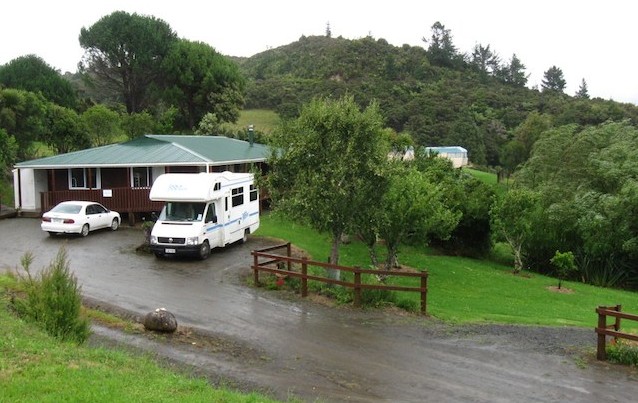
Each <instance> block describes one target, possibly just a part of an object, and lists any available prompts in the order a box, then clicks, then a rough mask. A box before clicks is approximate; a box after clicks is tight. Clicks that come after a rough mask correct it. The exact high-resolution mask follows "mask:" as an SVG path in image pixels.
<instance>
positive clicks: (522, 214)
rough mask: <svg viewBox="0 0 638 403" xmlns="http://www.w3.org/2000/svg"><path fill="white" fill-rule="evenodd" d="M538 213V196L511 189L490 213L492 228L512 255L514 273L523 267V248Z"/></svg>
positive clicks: (525, 190) (528, 191)
mask: <svg viewBox="0 0 638 403" xmlns="http://www.w3.org/2000/svg"><path fill="white" fill-rule="evenodd" d="M539 213H540V204H539V200H538V194H536V193H534V192H533V191H530V190H527V189H512V190H510V191H508V192H507V193H506V194H505V195H504V196H503V198H501V199H499V200H497V201H496V202H495V203H494V205H493V206H492V210H491V211H490V218H491V221H492V228H493V229H494V231H495V234H496V236H497V237H502V239H504V240H505V241H506V242H507V244H508V245H509V246H510V247H511V248H512V252H513V254H514V273H515V274H518V273H520V272H521V270H522V269H523V267H524V257H523V248H524V246H525V243H526V242H528V240H529V238H530V233H531V231H532V225H533V223H534V220H535V219H536V218H537V216H538V215H539Z"/></svg>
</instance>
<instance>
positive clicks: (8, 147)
mask: <svg viewBox="0 0 638 403" xmlns="http://www.w3.org/2000/svg"><path fill="white" fill-rule="evenodd" d="M17 155H18V143H17V142H16V139H15V137H13V136H11V135H10V134H9V133H7V131H6V130H4V129H3V128H1V127H0V178H2V177H3V176H4V175H5V174H6V173H7V170H8V168H11V167H12V166H13V164H14V163H15V162H16V157H17Z"/></svg>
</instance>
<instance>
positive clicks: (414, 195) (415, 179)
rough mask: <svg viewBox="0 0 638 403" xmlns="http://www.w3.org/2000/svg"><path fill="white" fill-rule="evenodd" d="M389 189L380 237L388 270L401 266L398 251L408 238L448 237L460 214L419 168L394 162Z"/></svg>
mask: <svg viewBox="0 0 638 403" xmlns="http://www.w3.org/2000/svg"><path fill="white" fill-rule="evenodd" d="M394 165H395V167H394V170H393V171H392V173H393V174H392V176H391V178H390V181H389V188H388V190H387V192H385V194H384V196H383V201H382V204H381V220H380V225H379V236H380V237H381V238H382V239H383V240H384V242H385V245H386V248H387V258H386V262H385V268H386V270H390V269H391V268H392V267H398V249H399V245H400V244H401V242H402V241H404V240H406V238H407V236H408V235H409V236H411V237H413V238H417V239H421V240H425V239H427V238H428V235H430V234H437V236H439V237H440V238H442V239H444V238H447V237H449V235H450V233H451V232H452V230H453V229H454V228H455V227H456V225H457V224H458V222H459V219H460V216H461V214H460V213H459V212H456V211H453V210H451V209H448V208H447V207H446V206H445V204H444V202H443V200H444V196H445V193H444V190H443V188H442V187H441V186H439V185H436V184H434V183H433V182H430V181H429V180H428V179H427V178H426V177H425V175H423V174H422V173H421V172H419V170H418V169H417V168H416V167H413V166H405V165H404V164H403V162H402V161H395V162H394Z"/></svg>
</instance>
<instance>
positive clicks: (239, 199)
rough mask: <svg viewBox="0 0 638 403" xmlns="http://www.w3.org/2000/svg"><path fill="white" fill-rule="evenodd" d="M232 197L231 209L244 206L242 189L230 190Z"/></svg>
mask: <svg viewBox="0 0 638 403" xmlns="http://www.w3.org/2000/svg"><path fill="white" fill-rule="evenodd" d="M231 193H232V196H233V207H235V206H240V205H242V204H244V187H243V186H242V187H238V188H234V189H232V190H231Z"/></svg>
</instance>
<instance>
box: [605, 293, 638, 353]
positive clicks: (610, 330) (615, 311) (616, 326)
mask: <svg viewBox="0 0 638 403" xmlns="http://www.w3.org/2000/svg"><path fill="white" fill-rule="evenodd" d="M621 308H622V306H621V305H616V306H599V307H598V308H596V313H597V314H598V326H597V327H596V333H597V334H598V343H597V351H596V358H597V359H599V360H606V359H607V349H606V347H607V336H612V337H613V338H614V340H618V339H627V340H634V341H638V336H637V335H635V334H629V333H622V332H620V319H628V320H634V321H638V315H632V314H629V313H624V312H621ZM607 316H611V317H613V318H615V320H614V323H612V324H610V325H608V324H607Z"/></svg>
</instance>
